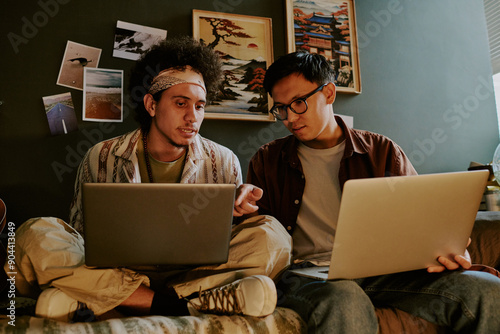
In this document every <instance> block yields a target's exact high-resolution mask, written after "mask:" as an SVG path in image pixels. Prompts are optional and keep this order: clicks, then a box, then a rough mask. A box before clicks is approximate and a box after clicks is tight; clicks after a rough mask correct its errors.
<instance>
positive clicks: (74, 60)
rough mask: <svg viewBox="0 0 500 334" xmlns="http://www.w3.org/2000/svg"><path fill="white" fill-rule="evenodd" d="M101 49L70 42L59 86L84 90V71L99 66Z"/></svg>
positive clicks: (65, 52) (58, 81) (67, 44)
mask: <svg viewBox="0 0 500 334" xmlns="http://www.w3.org/2000/svg"><path fill="white" fill-rule="evenodd" d="M100 57H101V49H98V48H94V47H91V46H87V45H83V44H79V43H75V42H72V41H68V42H67V43H66V50H65V51H64V57H63V60H62V64H61V68H60V70H59V76H58V77H57V84H58V85H60V86H64V87H70V88H75V89H79V90H83V69H84V68H87V67H92V68H95V67H97V66H98V65H99V59H100Z"/></svg>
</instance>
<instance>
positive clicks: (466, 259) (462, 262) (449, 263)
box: [427, 238, 472, 273]
mask: <svg viewBox="0 0 500 334" xmlns="http://www.w3.org/2000/svg"><path fill="white" fill-rule="evenodd" d="M470 243H471V239H470V238H469V242H468V243H467V247H468V246H469V245H470ZM437 260H438V262H439V263H441V264H442V265H441V266H432V267H429V268H427V271H428V272H430V273H440V272H443V271H445V270H457V269H459V268H464V269H469V268H470V267H471V265H472V262H471V258H470V254H469V251H468V250H467V249H465V254H464V255H455V257H454V261H453V260H450V259H448V258H446V257H444V256H440V257H438V259H437Z"/></svg>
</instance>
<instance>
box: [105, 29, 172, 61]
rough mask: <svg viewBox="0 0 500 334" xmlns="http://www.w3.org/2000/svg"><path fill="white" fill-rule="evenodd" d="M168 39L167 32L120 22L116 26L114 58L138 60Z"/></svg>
mask: <svg viewBox="0 0 500 334" xmlns="http://www.w3.org/2000/svg"><path fill="white" fill-rule="evenodd" d="M166 38H167V31H166V30H164V29H157V28H152V27H146V26H142V25H139V24H133V23H128V22H123V21H118V22H117V24H116V32H115V42H114V45H113V57H117V58H124V59H130V60H137V59H139V58H140V57H141V55H142V54H144V53H145V52H147V51H148V50H149V49H150V48H151V47H152V46H153V45H155V44H158V43H160V42H161V41H162V40H164V39H166Z"/></svg>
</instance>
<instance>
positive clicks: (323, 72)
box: [264, 51, 335, 94]
mask: <svg viewBox="0 0 500 334" xmlns="http://www.w3.org/2000/svg"><path fill="white" fill-rule="evenodd" d="M291 74H301V75H303V76H304V78H306V79H307V80H308V81H310V82H314V83H316V84H318V85H322V84H324V83H327V82H335V72H334V70H333V68H332V66H331V64H330V63H329V62H328V60H326V58H325V57H323V56H322V55H319V54H313V53H309V52H307V51H297V52H292V53H289V54H287V55H285V56H282V57H280V58H278V60H276V61H275V62H274V63H273V64H272V65H271V66H269V68H268V69H267V71H266V76H265V78H264V89H265V90H266V92H268V93H269V94H271V90H272V89H273V87H274V85H275V84H276V82H278V81H279V80H281V79H283V78H285V77H287V76H289V75H291Z"/></svg>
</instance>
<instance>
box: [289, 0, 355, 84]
mask: <svg viewBox="0 0 500 334" xmlns="http://www.w3.org/2000/svg"><path fill="white" fill-rule="evenodd" d="M285 1H286V22H287V50H288V52H289V53H290V52H295V51H299V50H301V49H302V50H307V51H309V52H310V53H319V54H322V55H323V56H325V57H326V58H327V59H328V61H329V62H330V63H331V64H332V67H333V68H334V70H335V73H336V79H335V85H336V86H337V91H338V92H345V93H354V94H360V93H361V74H360V68H359V54H358V51H359V49H358V37H357V30H356V10H355V6H354V0H321V1H315V2H311V1H306V2H305V1H297V0H285Z"/></svg>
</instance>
